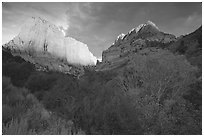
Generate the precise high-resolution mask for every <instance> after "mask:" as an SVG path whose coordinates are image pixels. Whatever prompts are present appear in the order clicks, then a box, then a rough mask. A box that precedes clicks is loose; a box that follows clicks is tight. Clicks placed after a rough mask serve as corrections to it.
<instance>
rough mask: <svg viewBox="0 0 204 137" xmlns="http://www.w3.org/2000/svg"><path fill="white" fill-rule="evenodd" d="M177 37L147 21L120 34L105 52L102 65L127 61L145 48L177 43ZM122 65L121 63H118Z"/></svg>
mask: <svg viewBox="0 0 204 137" xmlns="http://www.w3.org/2000/svg"><path fill="white" fill-rule="evenodd" d="M175 40H176V37H175V36H174V35H172V34H167V33H164V32H162V31H161V30H160V29H159V28H158V27H157V26H156V25H155V23H153V22H151V21H147V22H146V23H144V24H140V25H139V26H138V27H136V28H133V29H132V30H130V31H129V32H128V33H127V34H120V35H119V36H118V37H117V39H116V40H115V42H114V43H113V44H112V45H111V47H110V48H108V49H107V50H105V51H103V53H102V63H101V65H103V64H104V63H105V64H107V63H108V64H114V63H115V62H117V63H118V62H120V61H119V60H121V61H122V62H123V61H124V60H127V59H128V58H129V57H130V56H131V55H132V54H135V53H137V52H139V51H140V50H142V49H144V48H148V47H149V46H150V47H151V46H152V45H154V46H156V45H158V44H166V43H170V42H172V41H175ZM118 64H120V63H118Z"/></svg>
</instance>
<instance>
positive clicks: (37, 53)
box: [3, 17, 97, 72]
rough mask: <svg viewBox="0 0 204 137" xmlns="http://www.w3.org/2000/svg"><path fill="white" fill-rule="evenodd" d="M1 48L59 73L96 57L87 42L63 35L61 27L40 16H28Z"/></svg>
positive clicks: (91, 60) (87, 63) (89, 61)
mask: <svg viewBox="0 0 204 137" xmlns="http://www.w3.org/2000/svg"><path fill="white" fill-rule="evenodd" d="M3 47H5V48H7V49H9V50H10V51H11V53H12V54H13V55H15V56H21V57H22V58H24V59H25V60H27V61H29V62H31V63H33V64H36V66H37V67H38V68H42V69H46V68H47V69H49V70H55V71H61V72H69V70H70V69H71V68H72V67H71V66H87V65H95V64H96V60H97V59H96V57H95V56H94V55H93V54H92V53H91V52H90V51H89V49H88V47H87V45H86V44H84V43H82V42H80V41H77V40H75V39H74V38H71V37H65V36H64V35H63V32H62V29H61V28H59V27H57V26H55V25H54V24H52V23H50V22H48V21H46V20H44V19H42V18H40V17H32V18H30V19H28V20H27V21H26V23H25V24H24V25H23V27H22V28H21V31H20V33H19V34H18V35H17V36H16V37H14V38H13V39H12V40H11V41H9V42H8V43H6V44H4V45H3Z"/></svg>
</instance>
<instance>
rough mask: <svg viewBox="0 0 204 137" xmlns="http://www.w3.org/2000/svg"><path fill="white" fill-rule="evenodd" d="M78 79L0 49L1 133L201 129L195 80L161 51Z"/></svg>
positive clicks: (177, 59)
mask: <svg viewBox="0 0 204 137" xmlns="http://www.w3.org/2000/svg"><path fill="white" fill-rule="evenodd" d="M164 55H165V56H162V58H161V56H156V57H149V58H145V59H144V58H143V57H142V56H138V57H136V58H137V59H138V60H136V61H134V62H131V63H130V64H131V65H127V66H126V67H124V69H121V70H120V71H116V70H114V72H113V71H104V72H95V71H89V70H86V72H85V75H84V76H82V77H81V78H80V79H77V78H76V77H73V76H72V75H65V74H62V73H57V72H39V71H35V69H34V66H33V65H32V64H30V63H27V62H25V61H24V60H23V59H21V58H19V57H13V56H12V55H11V54H10V53H9V52H5V51H3V65H2V68H3V78H2V88H3V89H2V99H3V106H2V109H3V111H2V117H3V123H2V127H3V134H202V93H201V92H202V87H201V86H202V85H201V83H202V80H201V78H199V77H198V76H197V73H198V70H197V68H196V67H193V66H191V65H190V64H189V63H188V62H187V61H186V60H185V57H183V56H174V55H173V54H166V53H165V54H164Z"/></svg>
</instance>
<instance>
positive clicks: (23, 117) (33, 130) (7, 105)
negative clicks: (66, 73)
mask: <svg viewBox="0 0 204 137" xmlns="http://www.w3.org/2000/svg"><path fill="white" fill-rule="evenodd" d="M2 56H3V57H2V75H3V77H2V134H4V135H30V134H53V135H57V134H59V135H63V134H64V135H66V134H84V132H83V131H82V130H81V129H80V128H75V126H74V123H73V121H71V120H68V119H64V118H62V117H59V116H58V115H56V114H55V113H53V112H51V111H49V110H48V109H46V108H45V106H44V105H43V104H42V102H41V101H39V99H38V96H35V95H34V94H33V93H32V92H31V90H29V89H28V88H26V86H25V85H26V83H28V79H29V77H32V76H34V75H35V74H38V73H40V72H38V71H35V68H34V65H33V64H31V63H28V62H26V61H25V60H23V59H22V58H20V57H14V56H12V54H11V53H10V52H9V51H8V50H6V49H4V48H3V50H2ZM42 73H44V72H42ZM44 74H45V73H44ZM56 78H57V77H56ZM44 79H46V76H45V77H44ZM37 82H38V81H33V83H37ZM40 82H43V81H42V80H41V81H40ZM48 82H50V84H51V81H48ZM44 84H45V83H44ZM43 88H45V87H43ZM36 97H37V98H36Z"/></svg>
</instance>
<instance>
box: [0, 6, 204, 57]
mask: <svg viewBox="0 0 204 137" xmlns="http://www.w3.org/2000/svg"><path fill="white" fill-rule="evenodd" d="M201 6H202V4H201V2H200V3H198V2H197V3H167V2H165V3H156V2H155V3H150V2H146V3H138V2H133V3H130V2H128V3H124V2H112V3H110V2H108V3H105V2H92V3H86V2H77V3H73V2H72V3H71V2H67V3H57V2H56V3H41V2H38V3H31V2H29V3H23V2H20V3H14V2H9V3H2V43H3V44H4V43H6V42H8V41H9V40H11V39H12V38H13V37H14V36H16V35H18V33H19V32H20V29H21V26H22V25H23V23H24V22H25V21H26V20H27V19H28V18H31V17H33V16H34V17H41V18H43V19H46V20H48V21H50V22H51V23H53V24H55V25H57V26H59V27H63V28H64V29H65V30H66V35H67V36H70V37H73V38H75V39H77V40H79V41H81V42H83V43H85V44H87V45H88V47H89V50H90V51H91V52H92V53H93V54H94V55H95V56H96V57H97V58H101V56H102V51H103V50H105V49H107V48H108V47H110V46H111V44H112V43H113V42H114V41H115V39H117V36H118V35H119V34H121V33H124V34H126V33H127V32H128V31H129V30H131V29H132V28H136V27H137V26H138V25H140V24H142V23H146V22H147V21H148V20H150V21H152V22H154V23H155V24H156V25H157V26H158V27H159V29H160V30H161V31H163V32H166V33H170V34H174V35H175V36H180V35H185V34H188V33H191V32H193V31H194V30H196V29H197V28H199V27H200V26H201V25H202V7H201Z"/></svg>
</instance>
